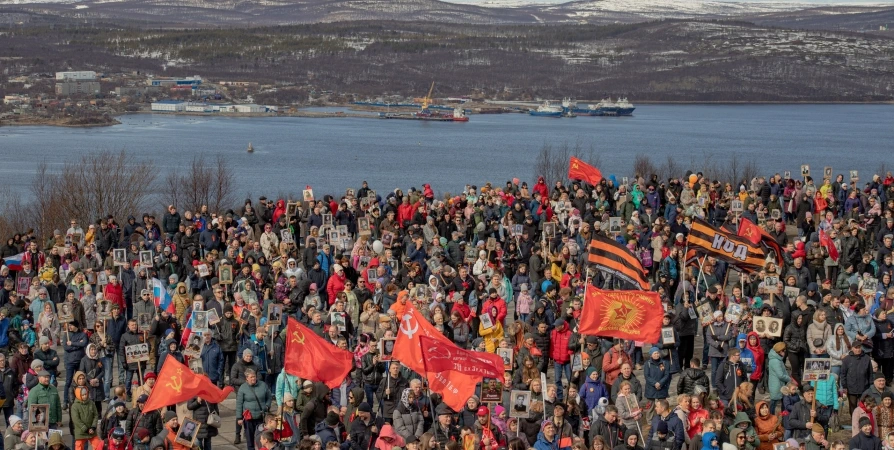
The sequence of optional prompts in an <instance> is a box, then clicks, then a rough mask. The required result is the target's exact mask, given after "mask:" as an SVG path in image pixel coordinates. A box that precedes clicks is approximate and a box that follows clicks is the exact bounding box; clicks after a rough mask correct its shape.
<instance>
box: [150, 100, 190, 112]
mask: <svg viewBox="0 0 894 450" xmlns="http://www.w3.org/2000/svg"><path fill="white" fill-rule="evenodd" d="M152 111H158V112H182V111H186V102H180V101H176V100H159V101H157V102H152Z"/></svg>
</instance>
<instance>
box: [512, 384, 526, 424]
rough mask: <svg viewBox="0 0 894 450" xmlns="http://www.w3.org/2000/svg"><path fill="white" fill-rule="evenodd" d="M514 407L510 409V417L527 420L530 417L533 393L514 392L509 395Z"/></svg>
mask: <svg viewBox="0 0 894 450" xmlns="http://www.w3.org/2000/svg"><path fill="white" fill-rule="evenodd" d="M509 398H510V401H511V403H512V407H510V408H509V417H517V418H520V419H525V418H527V417H528V414H529V412H528V411H529V410H530V407H531V391H517V390H512V391H511V392H510V393H509Z"/></svg>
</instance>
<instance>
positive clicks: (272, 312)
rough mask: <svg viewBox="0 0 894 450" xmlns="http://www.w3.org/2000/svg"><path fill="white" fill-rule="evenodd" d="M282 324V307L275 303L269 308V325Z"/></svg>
mask: <svg viewBox="0 0 894 450" xmlns="http://www.w3.org/2000/svg"><path fill="white" fill-rule="evenodd" d="M280 324H282V305H280V304H278V303H273V304H271V305H270V306H268V307H267V325H280Z"/></svg>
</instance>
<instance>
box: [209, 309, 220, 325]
mask: <svg viewBox="0 0 894 450" xmlns="http://www.w3.org/2000/svg"><path fill="white" fill-rule="evenodd" d="M218 323H220V315H218V314H217V310H216V309H214V308H211V309H209V310H208V325H217V324H218Z"/></svg>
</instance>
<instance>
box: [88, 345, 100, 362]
mask: <svg viewBox="0 0 894 450" xmlns="http://www.w3.org/2000/svg"><path fill="white" fill-rule="evenodd" d="M93 349H95V350H96V356H90V350H93ZM86 350H87V351H86V355H87V357H88V358H90V359H92V360H97V359H99V349H98V348H96V346H95V345H93V344H87V349H86Z"/></svg>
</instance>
